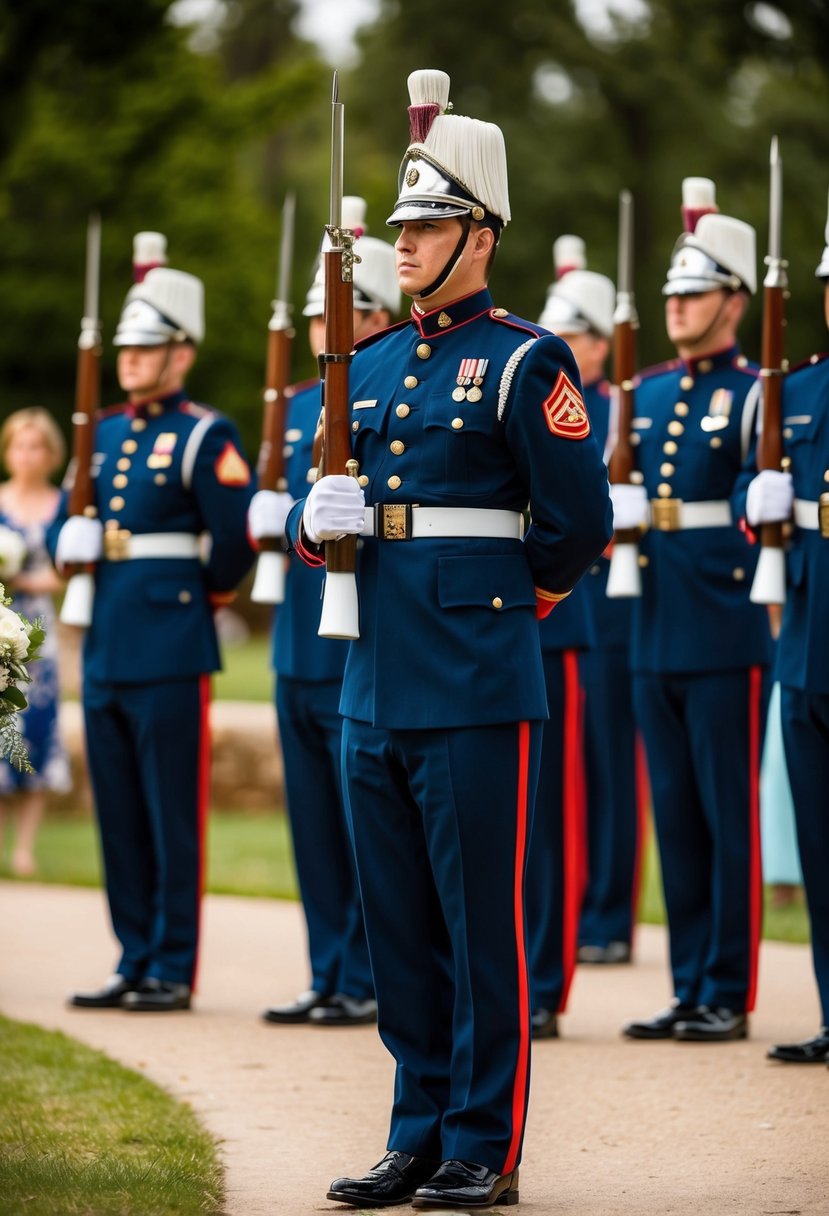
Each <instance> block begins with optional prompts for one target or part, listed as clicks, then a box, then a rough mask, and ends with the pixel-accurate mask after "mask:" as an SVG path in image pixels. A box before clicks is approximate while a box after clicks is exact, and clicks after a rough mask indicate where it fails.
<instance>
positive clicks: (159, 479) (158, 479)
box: [153, 473, 167, 486]
mask: <svg viewBox="0 0 829 1216" xmlns="http://www.w3.org/2000/svg"><path fill="white" fill-rule="evenodd" d="M153 481H154V482H155V484H156V485H157V486H163V485H165V483H166V481H167V474H166V473H156V475H155V477H154V478H153Z"/></svg>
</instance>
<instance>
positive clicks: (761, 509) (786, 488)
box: [746, 469, 794, 528]
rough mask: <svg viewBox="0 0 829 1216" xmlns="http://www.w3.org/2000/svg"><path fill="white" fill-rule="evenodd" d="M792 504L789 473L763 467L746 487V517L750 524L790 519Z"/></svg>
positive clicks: (779, 521)
mask: <svg viewBox="0 0 829 1216" xmlns="http://www.w3.org/2000/svg"><path fill="white" fill-rule="evenodd" d="M793 504H794V483H793V482H792V475H791V473H782V472H779V471H778V470H777V469H763V471H762V473H758V474H757V476H756V477H755V478H754V480H753V481H752V482H751V483H750V485H749V487H748V493H747V494H746V519H747V520H748V522H749V523H750V524H751V526H752V527H753V528H754V527H757V525H758V524H778V523H782V522H783V520H784V519H791V515H792V506H793Z"/></svg>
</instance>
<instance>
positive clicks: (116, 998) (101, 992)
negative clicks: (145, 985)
mask: <svg viewBox="0 0 829 1216" xmlns="http://www.w3.org/2000/svg"><path fill="white" fill-rule="evenodd" d="M138 984H139V981H138V980H128V979H125V978H124V976H123V975H111V976H110V977H109V979H108V980H107V982H106V983H105V984H104V986H103V988H98V989H97V990H96V991H95V992H72V993H70V995H69V996H68V997H67V998H66V1003H67V1005H71V1006H72V1007H73V1008H75V1009H120V1008H121V1005H122V1003H123V1002H122V998H123V997H124V996H125V995H126V994H127V993H128V992H134V991H135V989H136V988H137V987H138Z"/></svg>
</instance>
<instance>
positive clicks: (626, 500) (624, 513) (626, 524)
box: [610, 482, 650, 532]
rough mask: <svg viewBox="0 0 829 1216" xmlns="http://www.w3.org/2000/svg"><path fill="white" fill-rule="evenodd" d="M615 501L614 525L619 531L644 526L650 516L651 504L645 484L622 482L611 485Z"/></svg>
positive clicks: (611, 494)
mask: <svg viewBox="0 0 829 1216" xmlns="http://www.w3.org/2000/svg"><path fill="white" fill-rule="evenodd" d="M610 501H611V502H612V503H613V527H614V529H615V530H616V531H617V532H624V531H626V530H628V529H630V528H644V527H645V525H646V524H647V523H648V520H649V518H650V504H649V503H648V494H647V491H646V489H645V487H644V486H632V485H628V483H627V482H620V483H619V484H618V485H612V486H611V487H610Z"/></svg>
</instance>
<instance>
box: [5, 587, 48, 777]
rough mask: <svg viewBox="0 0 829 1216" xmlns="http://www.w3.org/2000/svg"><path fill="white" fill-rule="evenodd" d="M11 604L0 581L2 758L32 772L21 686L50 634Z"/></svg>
mask: <svg viewBox="0 0 829 1216" xmlns="http://www.w3.org/2000/svg"><path fill="white" fill-rule="evenodd" d="M10 604H11V600H10V599H9V598H8V597H7V596H6V589H5V587H4V586H3V584H2V583H0V758H2V759H4V760H8V761H9V763H10V764H13V765H14V766H15V768H18V769H20V770H21V771H23V772H29V773H30V772H31V771H32V766H31V765H30V764H29V757H28V754H27V752H26V745H25V743H24V741H23V737H22V735H21V734H20V731H19V730H18V728H17V724H16V716H17V714H18V713H19V712H20V710H21V709H25V708H26V698H25V696H24V695H23V693H22V692H21V690H20V687H19V686H20V685H21V684H29V683H31V679H32V677H31V676H30V675H29V672H28V668H27V664H29V663H31V662H32V660H33V659H36V658H37V656H38V651H39V650H40V647H41V646H42V645H43V642H44V640H45V638H46V634H45V633H44V632H43V629H42V628H41V623H40V621H39V620H37V621H27V620H26V618H25V617H22V616H20V615H19V614H18V613H17V612H12V610H11V608H10V607H9V605H10Z"/></svg>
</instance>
